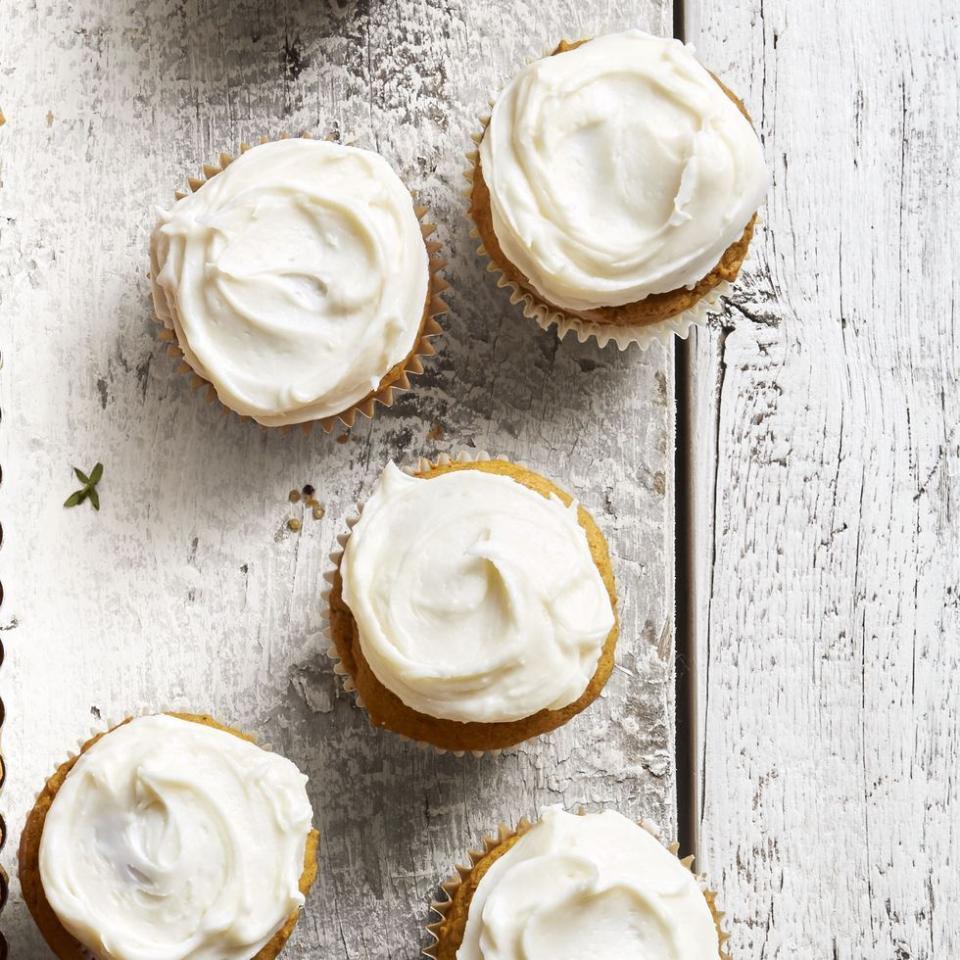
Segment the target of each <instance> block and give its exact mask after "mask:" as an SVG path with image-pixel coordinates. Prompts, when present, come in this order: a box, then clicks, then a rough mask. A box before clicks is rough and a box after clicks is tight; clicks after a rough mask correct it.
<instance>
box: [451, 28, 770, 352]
mask: <svg viewBox="0 0 960 960" xmlns="http://www.w3.org/2000/svg"><path fill="white" fill-rule="evenodd" d="M476 139H477V141H478V143H479V152H478V153H477V154H476V155H475V159H474V167H473V170H472V171H471V174H470V175H469V178H470V179H471V180H472V183H473V186H472V189H471V193H470V215H471V217H472V219H473V221H474V223H475V225H476V231H477V235H478V236H479V238H480V239H481V241H482V244H483V245H482V247H481V248H480V252H481V253H483V254H485V255H486V256H488V257H490V259H491V269H493V270H494V271H495V272H497V273H499V274H500V285H501V286H508V287H510V288H511V289H512V290H513V299H514V302H522V303H523V304H524V308H525V312H526V313H527V315H528V316H531V317H533V318H535V319H536V320H537V321H538V322H539V323H540V325H541V326H542V327H543V328H544V329H547V328H548V327H549V326H551V325H553V324H556V325H558V327H559V332H560V334H561V336H562V335H563V334H565V333H566V332H567V331H568V330H571V329H573V330H575V331H576V332H577V333H578V335H579V337H580V339H581V340H584V339H587V338H588V337H590V336H593V337H596V338H597V339H598V340H599V341H600V342H601V344H604V343H606V342H607V341H608V340H609V339H615V340H616V341H617V342H618V344H619V345H620V346H621V348H623V347H625V346H626V345H627V344H628V343H631V342H636V343H640V344H646V343H649V342H650V341H651V340H653V339H658V338H663V337H664V336H669V335H670V334H671V333H680V334H681V335H685V334H686V332H687V330H688V329H689V325H690V323H692V322H694V321H695V320H699V319H702V318H703V317H704V316H705V312H706V308H707V307H708V306H709V305H710V304H711V303H713V302H715V300H716V299H717V297H718V296H719V294H721V293H723V292H726V290H727V289H728V288H729V284H730V283H732V282H733V280H734V279H736V277H737V274H738V273H739V270H740V267H741V265H742V264H743V262H744V259H745V258H746V256H747V250H748V247H749V244H750V240H751V237H752V235H753V229H754V223H755V220H756V212H757V208H758V207H759V205H760V203H761V201H762V200H763V196H764V193H765V192H766V188H767V171H766V167H765V165H764V160H763V151H762V148H761V145H760V141H759V139H758V137H757V135H756V133H755V132H754V130H753V128H752V126H751V125H750V120H749V117H748V115H747V113H746V111H745V109H744V107H743V104H742V103H741V102H740V101H739V100H738V99H737V98H736V97H735V96H734V95H733V94H732V93H731V92H730V91H729V90H727V88H726V87H724V86H723V84H722V83H721V82H720V81H719V80H717V79H716V78H715V77H713V76H712V75H711V74H710V73H709V72H708V71H707V70H706V69H705V68H704V67H703V66H701V65H700V63H699V62H698V61H697V60H696V58H695V57H694V54H693V51H692V48H690V47H688V46H685V45H684V44H683V43H681V42H680V41H679V40H672V39H666V38H661V37H654V36H651V35H649V34H646V33H643V32H641V31H639V30H630V31H627V32H625V33H619V34H611V35H609V36H604V37H599V38H597V39H593V40H586V41H580V42H579V43H574V44H570V43H566V42H564V43H561V44H560V46H559V47H558V48H557V49H556V51H554V54H553V55H552V56H549V57H545V58H543V59H540V60H537V61H535V62H534V63H531V64H530V65H529V66H527V67H526V68H525V69H523V70H521V71H520V73H519V74H517V76H516V77H514V79H513V80H512V81H511V82H510V83H509V84H508V86H507V87H506V89H505V90H504V91H503V92H502V93H501V94H500V95H499V97H498V98H497V100H496V102H495V104H494V107H493V113H492V115H491V117H490V119H489V122H488V123H487V124H486V127H485V129H484V131H483V133H482V134H480V135H478V137H477V138H476Z"/></svg>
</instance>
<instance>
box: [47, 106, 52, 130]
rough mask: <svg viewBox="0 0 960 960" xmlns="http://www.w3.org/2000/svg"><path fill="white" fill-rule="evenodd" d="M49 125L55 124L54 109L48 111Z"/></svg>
mask: <svg viewBox="0 0 960 960" xmlns="http://www.w3.org/2000/svg"><path fill="white" fill-rule="evenodd" d="M47 126H48V127H52V126H53V111H52V110H48V111H47Z"/></svg>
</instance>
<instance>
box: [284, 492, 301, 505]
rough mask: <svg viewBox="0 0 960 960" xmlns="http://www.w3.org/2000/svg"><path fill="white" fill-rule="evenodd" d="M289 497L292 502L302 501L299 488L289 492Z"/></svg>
mask: <svg viewBox="0 0 960 960" xmlns="http://www.w3.org/2000/svg"><path fill="white" fill-rule="evenodd" d="M287 499H288V500H289V501H290V502H291V503H299V502H300V491H299V490H291V491H290V492H289V493H288V494H287Z"/></svg>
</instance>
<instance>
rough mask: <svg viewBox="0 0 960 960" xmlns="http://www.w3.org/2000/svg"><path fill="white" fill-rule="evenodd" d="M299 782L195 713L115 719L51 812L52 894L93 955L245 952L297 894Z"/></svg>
mask: <svg viewBox="0 0 960 960" xmlns="http://www.w3.org/2000/svg"><path fill="white" fill-rule="evenodd" d="M306 782H307V778H306V777H305V776H304V775H303V774H301V773H300V771H299V770H297V768H296V767H295V766H294V764H293V763H291V762H290V761H289V760H286V759H284V758H283V757H280V756H277V755H276V754H273V753H269V752H268V751H266V750H262V749H261V748H259V747H257V746H255V745H254V744H252V743H250V742H249V741H247V740H243V739H240V738H239V737H236V736H233V735H231V734H229V733H226V732H224V731H222V730H217V729H214V728H212V727H208V726H205V725H202V724H199V723H194V722H191V721H186V720H181V719H179V718H176V717H171V716H165V715H160V716H151V717H142V718H140V719H137V720H133V721H131V722H130V723H127V724H125V725H123V726H121V727H117V728H116V729H115V730H112V731H111V732H110V733H108V734H106V735H105V736H104V737H102V738H101V739H100V740H98V741H97V742H96V743H95V744H94V745H93V746H92V747H90V748H89V749H88V750H87V751H85V752H84V753H83V754H82V755H81V756H80V757H79V759H78V760H77V762H76V764H75V766H74V767H73V769H72V770H71V771H70V773H69V774H68V775H67V777H66V779H65V780H64V782H63V784H62V786H61V787H60V789H59V791H58V792H57V794H56V796H55V797H54V799H53V803H52V804H51V806H50V809H49V811H48V813H47V817H46V821H45V824H44V828H43V835H42V837H41V841H40V876H41V881H42V883H43V889H44V893H45V894H46V898H47V900H48V901H49V903H50V906H51V907H52V908H53V910H54V912H55V913H56V915H57V917H58V918H59V919H60V922H61V923H62V924H63V926H64V927H65V928H66V929H67V930H68V931H69V932H70V933H71V934H72V935H73V936H74V937H76V939H77V940H79V941H80V942H81V943H82V944H83V945H84V946H86V947H87V948H88V949H89V950H90V951H92V953H93V954H94V955H95V956H96V957H97V958H99V960H250V958H251V957H254V956H255V955H256V954H257V952H258V951H259V950H260V949H261V948H262V947H263V946H264V945H265V944H266V943H267V942H268V941H269V940H270V939H271V938H272V937H273V935H274V934H275V933H276V932H277V931H278V930H279V929H280V928H281V927H282V926H283V924H284V922H285V921H286V919H287V918H288V917H289V916H290V915H291V914H292V913H293V912H294V911H295V910H296V909H297V908H298V907H299V906H300V905H301V904H302V903H303V901H304V897H303V894H302V893H301V892H300V886H299V884H300V876H301V874H302V872H303V869H304V856H305V850H306V843H307V836H308V834H309V832H310V822H311V818H312V812H311V808H310V802H309V800H308V799H307V792H306Z"/></svg>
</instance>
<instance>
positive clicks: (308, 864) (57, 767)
mask: <svg viewBox="0 0 960 960" xmlns="http://www.w3.org/2000/svg"><path fill="white" fill-rule="evenodd" d="M160 714H166V715H167V716H172V717H177V718H179V719H181V720H189V721H191V722H193V723H199V724H201V725H203V726H210V727H212V728H213V729H215V730H222V731H224V732H225V733H229V734H231V735H233V736H235V737H239V738H240V739H241V740H247V741H249V742H250V743H253V744H255V745H257V746H259V747H261V748H262V749H264V750H269V749H270V747H269V746H268V745H266V744H261V743H258V742H257V740H256V738H255V737H254V736H252V735H251V734H248V733H245V732H243V731H242V730H238V729H237V728H236V727H228V726H226V725H224V724H222V723H220V722H219V721H217V720H215V719H214V718H213V717H211V716H210V715H209V714H201V713H188V712H186V711H183V710H178V709H175V708H173V707H164V708H163V709H143V710H141V711H139V712H134V713H125V714H123V715H122V716H120V717H118V718H115V719H112V720H107V721H103V722H102V723H100V724H97V725H96V726H92V727H90V729H89V731H88V733H87V735H86V736H84V737H81V738H80V739H79V740H77V742H76V746H75V747H74V749H72V750H70V751H68V753H67V755H66V757H65V759H63V760H60V761H58V762H55V763H54V764H53V767H52V769H51V770H50V773H49V774H48V776H47V777H46V778H45V779H44V782H43V786H42V787H41V788H40V790H39V791H38V792H37V794H36V796H35V798H34V802H33V804H32V805H31V807H30V810H29V812H28V813H27V819H26V822H25V828H24V830H23V833H22V834H21V837H20V849H19V854H18V870H19V874H20V886H21V888H22V889H23V895H24V900H25V901H26V903H27V908H28V910H29V911H30V915H31V916H32V917H33V920H34V923H36V925H37V927H38V929H39V930H40V933H41V935H42V936H43V939H44V941H45V942H46V943H47V945H48V946H49V947H50V949H51V950H52V951H53V952H54V953H55V954H56V956H58V957H59V958H60V960H97V958H96V956H95V955H94V954H93V953H92V952H91V951H90V950H88V949H87V948H86V947H85V946H83V944H81V943H80V942H79V941H78V940H76V939H75V938H74V936H73V934H71V933H70V932H69V931H68V930H67V929H66V928H65V927H64V926H63V925H62V924H61V923H60V919H59V917H57V915H56V913H54V911H53V908H52V907H51V906H50V904H49V903H48V902H47V899H46V895H45V894H44V893H43V884H42V882H41V880H40V875H39V870H40V867H39V852H40V838H41V837H42V835H43V834H42V825H43V823H44V822H45V821H46V817H47V814H48V813H49V806H48V808H47V810H46V811H44V812H43V816H42V819H41V833H40V836H37V837H34V835H33V833H32V832H31V830H30V829H29V827H30V824H31V821H32V820H33V816H34V812H35V810H36V808H37V806H38V805H39V804H40V803H41V801H42V800H43V798H44V795H45V794H47V793H50V794H51V796H50V803H52V802H53V799H54V798H55V797H56V795H57V793H58V792H59V790H60V788H61V787H62V786H63V780H64V779H65V778H66V776H67V775H69V773H70V770H72V769H73V766H74V764H75V763H76V762H77V760H78V759H79V758H80V756H81V755H82V754H83V753H84V752H85V751H87V750H89V749H90V748H91V747H92V746H93V745H94V744H95V743H96V742H97V741H98V740H101V739H102V738H103V737H106V736H108V735H109V734H110V733H112V732H113V731H114V730H116V729H117V728H118V727H122V726H123V725H124V724H126V723H130V721H132V720H138V719H140V718H142V717H152V716H158V715H160ZM64 767H67V768H68V769H67V770H66V772H65V773H64V776H63V778H62V779H61V780H60V782H59V783H56V784H54V785H52V784H51V782H52V781H54V780H55V779H56V778H57V776H58V775H59V774H60V772H61V770H63V768H64ZM319 839H320V834H319V833H318V832H317V830H316V829H315V828H311V830H310V833H309V834H308V836H307V847H306V852H305V861H304V867H303V873H302V874H301V875H300V890H301V892H302V893H303V894H304V895H306V894H307V893H308V892H309V891H310V889H311V887H312V886H313V884H314V882H315V881H316V878H317V857H318V850H317V846H318V843H319ZM28 841H30V842H29V843H28ZM27 876H30V877H31V882H30V883H29V884H25V883H24V879H25V877H27ZM30 887H34V889H35V890H38V891H39V894H40V896H39V898H38V897H36V896H31V897H27V896H26V892H27V891H26V889H24V888H30ZM302 912H303V908H302V907H301V908H299V909H297V910H296V911H295V912H293V913H291V914H290V915H289V916H288V917H287V919H286V920H285V921H284V923H283V926H282V927H281V928H280V929H279V930H278V931H277V932H276V933H275V934H274V935H273V937H272V938H271V939H270V940H269V941H268V942H267V943H266V944H265V945H264V946H263V947H262V948H261V949H260V951H259V952H258V953H257V954H256V955H255V956H254V957H253V958H252V960H275V958H276V957H277V956H278V955H279V954H280V953H281V952H282V950H283V947H284V945H285V944H286V942H287V940H288V939H289V938H290V936H291V934H292V933H293V930H294V928H295V927H296V925H297V921H298V920H299V919H300V914H301V913H302ZM50 938H52V939H50Z"/></svg>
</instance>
